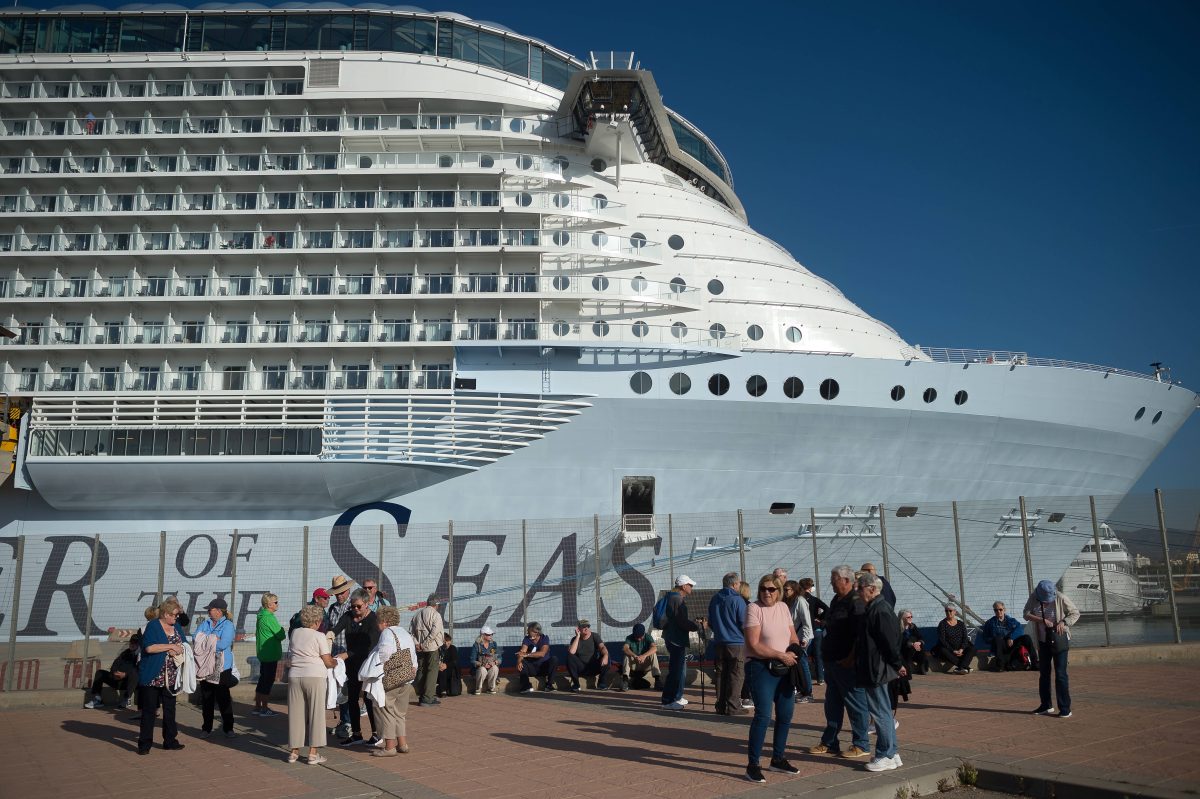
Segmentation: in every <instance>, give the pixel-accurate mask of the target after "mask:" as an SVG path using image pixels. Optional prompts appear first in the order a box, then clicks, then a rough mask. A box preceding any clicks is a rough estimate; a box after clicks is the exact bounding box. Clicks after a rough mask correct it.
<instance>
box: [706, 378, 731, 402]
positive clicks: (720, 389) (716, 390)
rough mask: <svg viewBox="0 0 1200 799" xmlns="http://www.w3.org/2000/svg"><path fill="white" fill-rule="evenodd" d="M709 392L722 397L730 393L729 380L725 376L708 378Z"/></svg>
mask: <svg viewBox="0 0 1200 799" xmlns="http://www.w3.org/2000/svg"><path fill="white" fill-rule="evenodd" d="M708 390H709V391H711V392H712V393H713V394H714V395H715V396H718V397H721V396H724V395H725V392H727V391H729V378H728V377H726V376H725V375H713V376H712V377H710V378H708Z"/></svg>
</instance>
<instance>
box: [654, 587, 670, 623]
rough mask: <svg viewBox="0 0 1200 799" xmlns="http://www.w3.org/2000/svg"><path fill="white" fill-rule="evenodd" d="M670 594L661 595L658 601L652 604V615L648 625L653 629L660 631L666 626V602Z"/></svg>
mask: <svg viewBox="0 0 1200 799" xmlns="http://www.w3.org/2000/svg"><path fill="white" fill-rule="evenodd" d="M670 597H671V592H670V591H668V592H667V593H665V594H663V595H662V596H661V597H659V600H658V601H657V602H655V603H654V613H653V614H651V616H650V623H651V624H652V625H653V626H654V628H655V629H657V630H661V629H663V628H664V627H665V626H666V624H667V600H668V599H670Z"/></svg>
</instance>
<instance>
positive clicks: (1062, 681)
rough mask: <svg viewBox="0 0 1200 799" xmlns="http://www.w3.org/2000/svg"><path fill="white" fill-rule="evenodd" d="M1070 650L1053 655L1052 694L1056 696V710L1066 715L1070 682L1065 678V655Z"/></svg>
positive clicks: (1069, 708)
mask: <svg viewBox="0 0 1200 799" xmlns="http://www.w3.org/2000/svg"><path fill="white" fill-rule="evenodd" d="M1069 654H1070V652H1059V653H1058V654H1057V655H1055V656H1054V694H1055V696H1057V697H1058V712H1059V713H1060V714H1062V715H1066V714H1067V713H1070V712H1071V683H1070V681H1069V679H1068V678H1067V655H1069Z"/></svg>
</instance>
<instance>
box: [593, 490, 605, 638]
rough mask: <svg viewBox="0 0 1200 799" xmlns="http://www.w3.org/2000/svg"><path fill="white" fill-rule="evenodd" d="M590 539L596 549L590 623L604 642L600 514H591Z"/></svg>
mask: <svg viewBox="0 0 1200 799" xmlns="http://www.w3.org/2000/svg"><path fill="white" fill-rule="evenodd" d="M592 539H593V546H594V547H595V548H596V620H595V621H594V622H592V623H593V624H595V625H596V627H595V629H596V635H598V636H600V640H601V641H603V640H604V619H603V618H601V616H600V514H598V513H593V514H592Z"/></svg>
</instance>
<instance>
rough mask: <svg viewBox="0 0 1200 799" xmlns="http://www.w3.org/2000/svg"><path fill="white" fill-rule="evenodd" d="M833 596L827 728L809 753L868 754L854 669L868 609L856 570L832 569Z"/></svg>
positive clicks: (826, 653) (863, 704)
mask: <svg viewBox="0 0 1200 799" xmlns="http://www.w3.org/2000/svg"><path fill="white" fill-rule="evenodd" d="M829 585H830V587H832V588H833V594H834V596H833V599H832V600H831V601H830V602H829V610H828V611H827V612H826V613H825V643H824V646H823V648H822V652H821V654H822V656H823V657H824V659H825V664H824V665H825V677H826V679H827V681H828V682H827V684H826V686H825V731H824V732H823V733H821V742H820V743H819V744H817V745H816V746H814V747H812V748H810V749H809V750H808V751H809V753H810V754H814V755H823V754H832V755H836V754H840V755H842V757H849V758H855V757H866V756H867V754H869V748H870V746H871V742H870V740H869V739H868V738H867V729H868V727H869V722H870V714H869V712H868V711H867V697H866V693H865V692H864V691H863V689H862V686H860V685H859V684H858V679H857V677H856V675H855V668H854V647H855V644H856V643H857V641H858V638H859V630H860V629H861V628H862V621H863V614H864V613H865V612H866V609H865V607H864V606H863V602H862V599H861V598H860V597H859V596H858V594H857V593H856V592H855V590H854V570H853V569H851V568H850V566H849V565H847V564H842V565H841V566H838V567H836V568H834V569H833V571H832V572H830V575H829ZM844 716H849V717H850V748H849V749H847V750H846V751H845V752H842V751H841V749H840V746H839V744H838V735H839V734H840V733H841V731H842V719H843V717H844Z"/></svg>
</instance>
